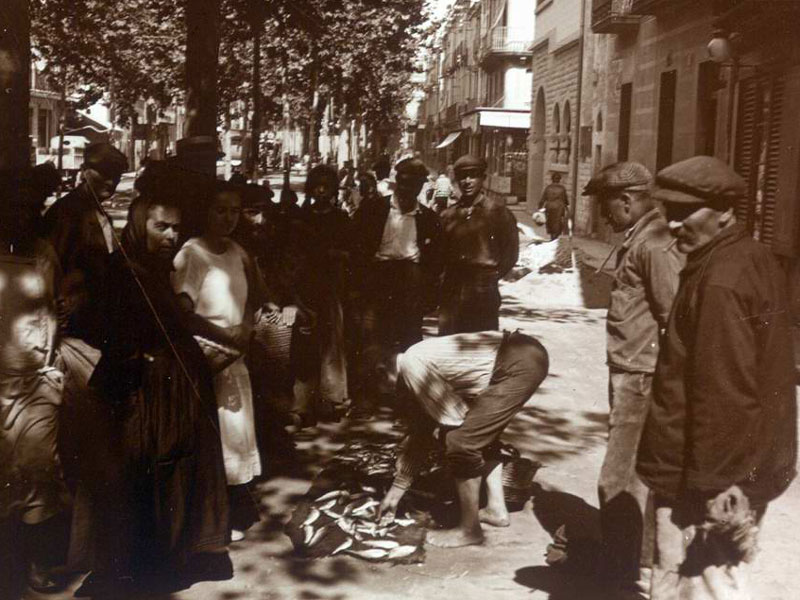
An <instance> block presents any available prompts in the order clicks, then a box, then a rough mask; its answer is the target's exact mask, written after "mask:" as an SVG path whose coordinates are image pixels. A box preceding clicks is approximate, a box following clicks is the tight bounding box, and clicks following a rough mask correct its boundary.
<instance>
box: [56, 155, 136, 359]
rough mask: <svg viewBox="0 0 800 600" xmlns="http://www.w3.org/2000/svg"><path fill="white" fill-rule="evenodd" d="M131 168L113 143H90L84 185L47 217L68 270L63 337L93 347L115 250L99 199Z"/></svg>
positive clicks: (63, 293)
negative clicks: (103, 288)
mask: <svg viewBox="0 0 800 600" xmlns="http://www.w3.org/2000/svg"><path fill="white" fill-rule="evenodd" d="M127 168H128V162H127V160H126V158H125V155H124V154H122V152H120V151H119V150H117V149H116V148H114V147H113V146H112V145H111V144H108V143H106V142H98V143H95V144H90V145H89V146H87V147H86V149H85V150H84V162H83V165H82V166H81V176H82V181H81V183H80V184H79V185H78V187H76V188H75V189H74V190H73V191H72V192H70V193H69V194H67V195H66V196H64V197H63V198H61V199H59V200H58V201H56V203H55V204H54V205H53V206H52V207H51V208H50V209H49V210H48V211H47V213H45V218H44V228H45V232H46V235H47V237H48V238H49V240H50V242H51V243H52V244H53V247H54V248H55V250H56V254H58V258H59V260H60V261H61V269H62V271H63V273H64V279H63V284H62V289H61V292H60V294H59V310H60V312H61V313H62V314H61V317H62V320H63V319H66V322H65V323H62V325H64V328H63V329H62V335H64V336H68V337H73V338H78V339H80V340H83V341H84V342H86V343H87V344H89V345H90V346H92V347H94V348H99V347H100V346H101V344H102V341H103V326H102V323H103V318H104V315H103V311H102V310H101V307H100V305H99V301H100V296H101V294H100V287H101V284H102V282H103V279H104V275H105V271H106V266H107V263H108V259H109V255H110V254H111V252H112V251H113V250H114V242H113V226H112V223H111V219H110V218H109V217H108V215H107V214H106V212H105V211H104V210H103V207H102V205H101V203H102V202H103V201H105V200H108V199H109V198H111V196H113V195H114V192H115V191H116V189H117V185H118V184H119V180H120V178H121V176H122V173H124V172H125V170H126V169H127Z"/></svg>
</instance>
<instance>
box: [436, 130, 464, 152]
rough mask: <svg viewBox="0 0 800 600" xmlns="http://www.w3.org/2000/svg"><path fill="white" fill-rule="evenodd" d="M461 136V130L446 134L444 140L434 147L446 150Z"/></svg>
mask: <svg viewBox="0 0 800 600" xmlns="http://www.w3.org/2000/svg"><path fill="white" fill-rule="evenodd" d="M460 135H461V130H459V131H453V132H452V133H448V134H447V137H446V138H444V139H443V140H442V141H441V142H439V145H438V146H436V147H437V148H447V147H448V146H449V145H450V144H452V143H453V142H455V141H456V138H457V137H458V136H460Z"/></svg>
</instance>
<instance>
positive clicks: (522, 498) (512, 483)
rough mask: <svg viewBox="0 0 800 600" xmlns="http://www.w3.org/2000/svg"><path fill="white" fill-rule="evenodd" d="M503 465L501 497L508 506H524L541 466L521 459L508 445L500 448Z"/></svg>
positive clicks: (515, 450) (517, 452)
mask: <svg viewBox="0 0 800 600" xmlns="http://www.w3.org/2000/svg"><path fill="white" fill-rule="evenodd" d="M500 460H501V461H502V463H503V475H502V481H503V495H504V497H505V499H506V502H507V503H509V504H524V503H525V502H527V501H528V498H530V497H531V492H532V490H531V488H532V486H533V477H534V475H536V471H537V470H538V469H539V467H541V466H542V465H541V464H540V463H537V462H534V461H532V460H530V459H528V458H522V457H521V456H520V454H519V450H517V449H516V448H514V446H511V445H509V444H504V445H503V446H502V447H501V448H500Z"/></svg>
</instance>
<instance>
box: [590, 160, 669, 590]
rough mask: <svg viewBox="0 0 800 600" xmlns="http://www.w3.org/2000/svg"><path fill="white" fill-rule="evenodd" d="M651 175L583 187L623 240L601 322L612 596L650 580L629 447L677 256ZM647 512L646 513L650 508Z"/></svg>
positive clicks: (606, 546) (642, 510) (620, 166)
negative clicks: (605, 371)
mask: <svg viewBox="0 0 800 600" xmlns="http://www.w3.org/2000/svg"><path fill="white" fill-rule="evenodd" d="M651 182H652V176H651V175H650V172H649V171H648V170H647V168H646V167H644V166H643V165H641V164H639V163H635V162H619V163H615V164H612V165H609V166H607V167H605V168H603V169H602V170H601V171H600V172H599V173H598V174H597V175H596V176H595V177H593V178H592V179H591V180H590V181H589V183H588V184H587V185H586V188H585V189H584V191H583V194H584V195H593V196H595V198H596V199H597V201H598V202H599V203H600V211H601V213H602V215H603V216H604V217H605V219H606V220H607V221H608V222H609V224H610V225H611V227H612V229H613V230H614V231H615V232H617V233H622V232H624V234H625V241H624V242H623V244H622V247H621V248H619V250H618V252H617V266H616V269H615V272H614V282H613V284H612V288H611V303H610V305H609V309H608V317H607V322H606V339H607V342H606V344H607V355H606V356H607V364H608V369H609V381H608V391H609V398H608V401H609V408H610V415H609V431H608V446H607V449H606V456H605V460H604V461H603V466H602V468H601V470H600V480H599V482H598V493H599V497H600V525H601V529H602V533H603V552H602V554H601V556H602V561H603V565H602V568H601V573H602V575H603V577H604V579H605V580H606V582H607V584H608V590H609V592H610V594H611V596H610V597H612V598H635V597H637V596H636V593H637V591H638V590H646V589H647V588H648V587H649V585H650V568H651V567H652V539H653V535H652V527H648V525H649V522H648V521H647V520H646V518H645V515H646V513H647V506H648V502H647V500H648V496H649V490H648V489H647V486H645V485H644V484H643V483H642V482H641V481H640V480H639V478H638V477H637V476H636V450H637V448H638V445H639V439H640V438H641V435H642V428H643V427H644V421H645V417H646V416H647V411H648V409H649V408H650V403H651V399H652V385H653V372H654V371H655V366H656V358H657V357H658V348H659V338H660V337H661V333H662V332H663V331H664V330H665V328H666V326H667V319H668V317H669V311H670V308H671V307H672V300H673V298H674V297H675V292H676V291H677V290H678V281H679V273H680V270H681V268H682V266H683V258H682V257H681V255H680V254H679V253H678V252H677V250H675V249H674V248H672V247H671V245H672V243H671V240H672V238H671V236H670V234H669V227H668V226H667V220H666V219H665V218H664V216H663V215H662V214H661V212H660V211H659V209H658V208H657V207H656V205H655V203H654V202H653V199H652V198H651V197H650V185H651ZM651 512H652V511H651Z"/></svg>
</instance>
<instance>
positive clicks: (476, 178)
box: [439, 155, 519, 335]
mask: <svg viewBox="0 0 800 600" xmlns="http://www.w3.org/2000/svg"><path fill="white" fill-rule="evenodd" d="M453 170H454V172H455V177H456V181H457V182H458V187H459V188H460V190H461V197H460V198H459V201H458V204H455V205H453V206H451V207H450V208H448V209H446V210H445V211H444V212H442V217H441V218H442V227H443V229H444V278H443V281H442V298H441V302H440V305H439V335H450V334H454V333H466V332H472V331H485V330H491V329H494V330H496V329H499V314H498V313H499V309H500V291H499V290H498V285H497V284H498V282H499V280H500V278H501V277H503V276H504V275H505V274H506V273H508V272H509V271H510V270H511V268H512V267H513V266H514V264H515V263H516V262H517V257H518V256H519V234H518V233H517V220H516V219H515V218H514V215H513V214H511V211H510V210H508V209H507V208H506V207H505V205H504V203H503V202H502V201H497V200H491V199H489V198H488V197H486V195H484V194H483V182H484V179H485V177H486V161H485V160H483V159H482V158H476V157H474V156H469V155H465V156H462V157H461V158H459V159H458V160H457V161H456V162H455V164H454V165H453Z"/></svg>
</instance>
